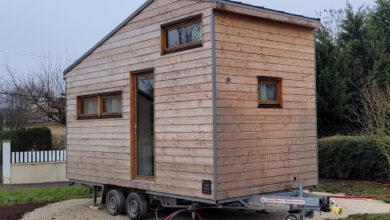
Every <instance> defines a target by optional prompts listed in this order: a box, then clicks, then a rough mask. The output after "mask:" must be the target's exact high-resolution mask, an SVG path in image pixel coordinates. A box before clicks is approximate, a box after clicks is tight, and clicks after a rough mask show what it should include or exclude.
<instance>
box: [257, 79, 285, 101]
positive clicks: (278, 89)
mask: <svg viewBox="0 0 390 220" xmlns="http://www.w3.org/2000/svg"><path fill="white" fill-rule="evenodd" d="M260 84H276V100H275V101H264V100H260V93H259V86H260ZM257 86H258V88H257V96H258V97H257V100H258V107H259V108H283V92H282V88H283V87H282V86H283V84H282V78H280V77H268V76H258V77H257Z"/></svg>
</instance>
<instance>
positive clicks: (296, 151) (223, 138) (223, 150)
mask: <svg viewBox="0 0 390 220" xmlns="http://www.w3.org/2000/svg"><path fill="white" fill-rule="evenodd" d="M215 22H216V27H215V30H216V66H217V76H216V79H217V81H216V84H217V97H216V99H217V103H216V105H217V120H216V121H217V149H218V152H217V157H218V159H217V166H218V167H217V174H218V177H217V179H218V181H217V182H218V186H217V189H218V200H221V199H228V198H234V197H239V196H245V195H251V194H256V193H263V192H270V191H278V190H284V189H288V188H292V187H297V186H298V181H294V178H296V179H297V180H300V179H302V180H304V181H305V184H306V185H315V184H317V177H318V174H317V145H316V115H315V108H316V106H315V78H314V77H315V75H314V41H313V29H310V28H303V27H298V26H294V25H288V24H283V23H279V22H275V21H269V20H265V19H260V18H253V17H247V16H242V15H236V14H232V13H227V12H221V11H216V18H215ZM257 76H271V77H281V78H282V80H283V82H282V84H283V90H282V93H283V108H282V109H265V108H258V100H257V99H258V94H257V90H258V85H257V82H258V81H257ZM226 77H230V78H231V83H230V84H226V83H225V80H226Z"/></svg>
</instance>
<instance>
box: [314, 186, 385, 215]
mask: <svg viewBox="0 0 390 220" xmlns="http://www.w3.org/2000/svg"><path fill="white" fill-rule="evenodd" d="M314 191H317V192H327V193H344V194H345V195H347V196H369V195H390V187H383V186H377V185H372V184H366V183H347V182H328V181H320V184H319V185H318V186H317V187H316V188H315V189H314ZM375 199H378V200H382V201H384V202H387V203H390V198H383V197H377V198H375ZM389 211H390V210H389ZM363 219H364V220H366V219H367V220H368V219H370V220H371V219H372V220H388V219H390V213H388V214H358V215H351V216H349V217H348V218H344V220H363Z"/></svg>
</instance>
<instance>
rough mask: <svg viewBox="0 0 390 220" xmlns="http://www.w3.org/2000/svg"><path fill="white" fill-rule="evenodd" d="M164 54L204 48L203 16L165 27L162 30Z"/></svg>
mask: <svg viewBox="0 0 390 220" xmlns="http://www.w3.org/2000/svg"><path fill="white" fill-rule="evenodd" d="M161 41H162V42H161V45H162V53H173V52H178V51H182V50H187V49H192V48H196V47H201V46H202V19H201V16H196V17H192V18H187V19H185V20H184V21H179V22H175V23H173V24H168V25H163V26H162V29H161Z"/></svg>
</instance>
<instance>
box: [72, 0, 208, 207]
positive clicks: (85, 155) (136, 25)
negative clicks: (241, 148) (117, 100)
mask: <svg viewBox="0 0 390 220" xmlns="http://www.w3.org/2000/svg"><path fill="white" fill-rule="evenodd" d="M213 6H215V4H214V3H210V2H199V1H192V0H156V1H154V2H153V3H152V4H150V5H149V6H148V7H147V8H145V9H144V10H143V11H142V12H141V13H140V14H139V15H138V16H136V17H135V18H134V19H133V20H131V21H130V22H129V23H128V24H127V25H125V26H124V27H123V28H121V29H120V30H119V31H118V32H117V33H116V34H114V35H113V36H112V37H111V38H110V39H108V40H107V41H106V42H105V43H104V44H103V45H101V46H100V47H98V48H97V49H96V50H95V51H94V52H93V53H92V54H90V55H89V56H88V57H87V58H86V59H84V60H83V61H82V62H81V63H80V64H78V65H77V66H76V67H75V68H74V69H73V70H72V71H71V72H69V73H68V74H67V75H66V85H67V123H68V126H67V132H68V134H67V149H68V163H67V173H68V178H70V179H75V180H82V181H88V182H97V183H101V184H112V185H120V186H125V187H134V188H141V189H146V190H153V191H158V192H164V193H171V194H179V195H185V196H193V197H199V198H206V199H213V197H212V196H209V195H203V194H202V192H201V186H202V184H201V183H202V179H210V180H213V136H212V132H213V131H212V121H213V120H212V86H211V78H212V77H211V73H212V67H211V64H212V63H211V62H212V59H211V54H212V53H211V11H212V10H211V7H213ZM197 14H203V17H202V22H203V40H204V42H203V47H201V48H196V49H191V50H187V51H183V52H177V53H173V54H167V55H161V51H160V48H161V47H160V25H161V24H164V23H168V22H172V21H175V20H178V19H182V18H185V17H188V16H191V15H197ZM146 68H155V71H154V74H155V75H154V77H155V132H156V134H155V138H156V140H155V147H156V151H155V152H156V155H155V160H156V171H155V174H156V180H155V183H145V182H140V181H136V180H132V179H131V168H130V164H131V161H130V152H131V150H130V141H131V140H130V137H131V136H130V72H131V71H136V70H140V69H146ZM118 90H122V102H123V118H117V119H93V120H76V97H77V96H81V95H88V94H95V93H102V92H110V91H118Z"/></svg>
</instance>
